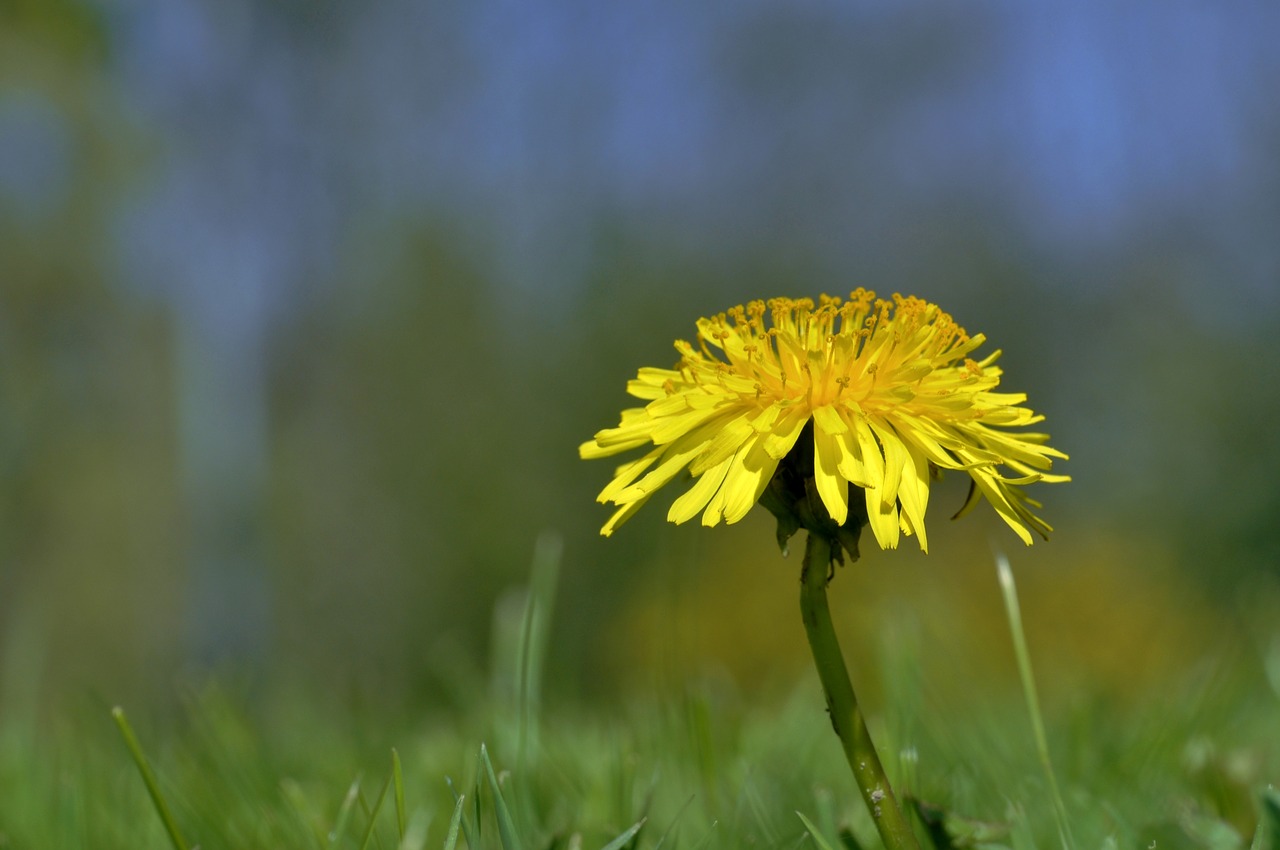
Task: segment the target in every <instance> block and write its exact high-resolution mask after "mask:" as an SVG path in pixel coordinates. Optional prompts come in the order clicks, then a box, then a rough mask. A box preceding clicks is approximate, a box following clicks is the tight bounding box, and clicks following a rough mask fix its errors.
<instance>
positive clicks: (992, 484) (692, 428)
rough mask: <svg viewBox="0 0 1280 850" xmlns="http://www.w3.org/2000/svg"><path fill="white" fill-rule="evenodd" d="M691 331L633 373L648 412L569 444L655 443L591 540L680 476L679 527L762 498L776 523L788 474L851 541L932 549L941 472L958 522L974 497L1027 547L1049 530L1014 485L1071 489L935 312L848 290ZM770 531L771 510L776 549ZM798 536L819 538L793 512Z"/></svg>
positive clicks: (778, 303) (619, 482)
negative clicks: (935, 489) (954, 497)
mask: <svg viewBox="0 0 1280 850" xmlns="http://www.w3.org/2000/svg"><path fill="white" fill-rule="evenodd" d="M766 317H767V319H766ZM697 327H698V336H697V344H696V345H694V344H690V343H688V342H685V341H683V340H681V341H678V342H676V344H675V347H676V351H677V352H679V354H680V362H679V363H677V364H676V366H675V368H673V369H658V368H643V369H641V370H640V371H639V373H638V374H637V376H636V378H635V379H634V380H632V381H630V382H629V383H628V384H627V392H628V393H630V394H631V395H632V396H635V397H636V398H639V399H642V400H644V401H646V402H647V404H646V405H645V406H644V407H637V408H631V409H628V410H624V411H623V412H622V421H621V423H620V424H619V425H618V427H616V428H608V429H605V430H603V431H600V432H599V433H597V434H596V435H595V439H593V440H591V441H589V442H586V443H583V444H582V445H581V446H580V448H579V453H580V454H581V456H582V457H583V458H598V457H607V456H609V455H613V454H617V453H619V452H624V451H627V450H629V449H635V448H639V447H641V446H652V447H653V448H651V449H650V450H649V452H648V453H647V454H645V455H644V456H643V457H640V458H638V459H636V460H632V461H629V462H627V463H624V464H623V465H622V466H620V467H618V469H617V470H616V472H615V474H614V478H613V480H612V481H611V482H610V483H609V484H608V486H606V487H605V488H604V490H603V491H601V493H600V495H599V497H598V499H599V501H600V502H604V503H611V504H613V505H616V506H618V510H617V511H616V512H615V513H614V514H613V516H612V517H610V519H609V521H608V522H607V523H605V525H604V528H602V529H601V533H602V534H604V535H609V534H611V533H612V532H613V530H614V529H615V528H617V527H618V526H619V525H621V524H622V523H623V522H625V521H626V520H627V519H628V518H629V517H630V516H631V515H632V514H634V513H635V512H636V511H637V510H638V509H639V508H640V506H641V505H643V504H644V503H645V502H646V501H648V499H649V497H650V496H652V495H653V494H654V493H655V492H656V491H657V490H658V489H659V488H661V487H662V486H663V485H664V484H666V483H668V482H669V481H671V480H672V478H674V477H675V476H676V475H677V474H679V473H680V472H681V471H683V470H687V471H688V472H689V473H690V474H691V475H692V476H693V477H694V483H693V486H692V487H690V488H689V489H688V490H687V491H686V492H685V493H684V494H683V495H681V496H680V497H678V498H677V499H676V500H675V502H674V504H672V506H671V509H670V510H669V511H668V513H667V518H668V519H669V520H670V521H672V522H675V523H683V522H686V521H688V520H690V519H692V518H693V517H694V516H696V515H697V514H698V513H701V514H702V524H703V525H707V526H714V525H716V524H718V523H719V522H720V521H721V520H723V521H724V522H726V523H732V522H737V521H738V520H740V519H742V518H743V517H744V516H746V514H747V512H748V511H750V510H751V507H752V506H753V505H755V504H756V502H758V501H760V499H761V496H762V495H764V494H765V491H766V488H769V489H770V491H771V498H770V499H767V500H766V506H767V507H769V509H770V510H771V511H773V512H774V513H775V515H778V513H779V511H778V509H777V507H778V500H777V498H776V496H777V490H778V484H779V482H781V481H782V480H783V478H784V477H785V478H786V479H788V480H791V481H793V482H797V483H795V484H794V486H793V485H788V486H790V487H791V488H792V490H795V489H796V488H799V489H800V490H801V491H807V493H808V495H809V502H811V503H812V504H813V505H815V506H817V505H820V506H821V508H822V509H823V512H825V514H826V516H824V517H820V520H821V521H823V522H826V523H828V524H832V526H833V527H834V528H849V527H851V529H852V531H853V535H854V537H853V539H854V541H855V542H856V535H857V532H858V530H859V529H860V528H861V526H862V524H863V523H865V524H868V525H870V526H871V530H872V533H873V534H874V535H875V538H876V542H877V543H879V544H880V546H881V548H896V547H897V545H898V540H899V536H900V534H907V535H911V534H915V535H916V536H917V537H918V538H919V541H920V548H921V549H923V550H925V551H928V538H927V536H926V534H925V524H924V518H925V510H926V508H927V506H928V502H929V484H930V481H931V480H932V479H933V478H934V477H936V474H937V472H938V470H941V469H955V470H961V471H963V472H965V473H966V474H967V475H969V476H970V478H971V481H972V484H971V487H970V493H969V499H968V500H967V501H966V503H965V505H964V506H963V507H962V508H961V509H960V511H959V512H958V513H957V514H956V516H957V517H958V516H961V515H963V514H964V513H966V512H967V511H968V510H969V509H970V508H971V507H973V505H974V504H976V503H977V502H978V501H979V500H980V499H981V498H983V497H985V498H986V499H987V500H988V501H989V502H991V504H992V505H993V506H994V507H995V509H996V510H997V511H998V512H999V514H1000V516H1001V517H1003V518H1004V520H1005V522H1007V523H1008V524H1009V526H1010V527H1011V528H1012V529H1013V530H1014V531H1015V532H1017V534H1018V536H1019V537H1021V538H1022V539H1023V540H1024V541H1025V542H1026V543H1027V544H1028V545H1030V543H1031V542H1032V538H1031V534H1030V532H1029V530H1028V529H1032V530H1035V531H1036V532H1038V533H1040V534H1041V535H1042V536H1043V535H1047V533H1048V532H1049V531H1051V530H1052V529H1051V527H1050V526H1049V525H1048V523H1046V522H1045V521H1044V520H1042V519H1040V518H1039V517H1037V516H1035V515H1034V514H1033V513H1031V508H1039V507H1040V505H1039V503H1038V502H1036V501H1034V500H1033V499H1031V498H1030V497H1028V496H1027V495H1026V494H1025V493H1024V492H1023V491H1022V487H1024V486H1025V485H1027V484H1031V483H1033V482H1036V481H1046V482H1062V481H1067V480H1069V478H1068V476H1065V475H1054V474H1050V473H1049V472H1048V470H1049V469H1050V468H1051V467H1052V463H1053V461H1052V459H1053V458H1063V459H1066V457H1067V456H1066V455H1065V454H1063V453H1062V452H1060V451H1057V450H1056V449H1053V448H1050V447H1049V446H1048V445H1046V443H1047V441H1048V435H1047V434H1041V433H1035V432H1027V431H1012V430H1007V429H1013V428H1021V427H1023V426H1027V425H1031V424H1033V423H1036V422H1039V421H1041V420H1042V419H1043V417H1042V416H1039V415H1037V414H1035V413H1033V412H1032V411H1031V410H1030V409H1028V408H1026V407H1022V406H1021V405H1022V403H1023V402H1024V401H1025V400H1026V396H1025V395H1024V394H1021V393H1001V392H996V391H995V389H996V387H997V386H998V385H999V383H1000V374H1001V370H1000V369H999V367H997V366H995V365H994V364H995V361H996V359H997V358H998V357H999V356H1000V352H999V351H994V352H992V353H991V354H989V355H987V356H986V357H984V358H983V359H982V360H976V361H975V360H972V359H970V358H969V354H970V353H972V352H973V351H975V350H976V349H977V348H978V347H979V346H981V345H982V343H983V342H985V337H983V336H982V335H981V334H977V335H974V336H969V335H968V334H966V333H965V331H964V329H963V328H961V327H960V326H959V325H957V324H956V323H955V321H954V320H953V319H952V318H951V316H949V315H948V314H946V313H944V312H943V311H942V310H941V309H940V308H939V307H938V306H937V305H936V304H932V303H929V302H927V301H923V300H921V299H919V298H914V297H903V296H901V295H894V296H893V299H892V300H883V299H877V298H876V297H875V293H874V292H870V291H867V290H863V289H858V290H856V291H855V292H853V293H851V294H850V296H849V299H848V300H842V299H840V298H833V297H828V296H823V297H822V298H821V299H820V301H819V303H817V304H815V303H814V302H813V301H812V300H810V299H807V298H802V299H790V298H775V299H772V300H770V301H769V302H768V303H767V304H766V303H765V302H763V301H752V302H751V303H749V304H747V305H746V306H745V307H734V308H733V309H731V310H729V311H728V312H727V313H722V314H720V315H717V316H713V317H711V318H704V319H699V320H698V323H697ZM798 442H803V443H805V444H804V445H803V446H800V447H797V443H798ZM784 460H785V461H786V462H785V463H784ZM797 462H799V463H800V464H801V465H802V466H804V468H803V469H797V468H796V463H797ZM780 464H782V469H781V470H780V469H779V465H780ZM775 475H777V476H778V478H779V482H775V485H774V487H772V488H770V487H769V485H770V482H771V481H772V480H774V478H775ZM850 485H853V486H854V487H857V488H858V489H860V490H861V495H860V497H859V496H856V495H854V496H851V493H850ZM851 499H852V500H853V501H852V503H851ZM783 511H784V513H785V511H786V508H785V506H784V507H783ZM807 513H810V514H811V513H812V512H807ZM782 525H783V518H782V516H779V526H780V527H779V538H780V541H781V540H783V539H785V538H784V537H783V528H782ZM799 526H806V527H809V528H810V530H811V531H813V530H815V529H814V528H813V527H812V526H810V525H809V524H808V523H807V522H806V521H805V520H804V519H803V518H801V519H800V520H798V521H797V522H796V527H799ZM794 530H795V529H794V528H792V529H791V531H794ZM786 536H790V535H789V534H787V535H786ZM850 554H852V555H854V556H855V557H856V555H857V552H856V548H851V549H850Z"/></svg>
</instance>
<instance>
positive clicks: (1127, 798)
mask: <svg viewBox="0 0 1280 850" xmlns="http://www.w3.org/2000/svg"><path fill="white" fill-rule="evenodd" d="M552 584H553V582H552V581H550V580H547V578H546V577H545V576H544V577H543V578H542V579H541V580H535V582H534V586H535V588H536V592H535V593H533V594H531V598H533V599H534V600H535V602H534V603H533V604H531V605H529V606H527V607H526V609H525V612H524V616H523V619H522V620H521V621H520V622H518V623H514V624H512V626H513V628H511V629H509V631H510V632H512V633H513V634H516V635H518V637H517V638H516V639H515V640H514V642H513V644H512V646H510V647H508V648H507V650H508V652H509V653H510V655H511V656H513V657H514V659H515V660H514V662H513V663H510V664H498V665H495V666H497V667H499V668H500V669H499V670H497V671H476V682H478V683H490V684H489V685H488V686H485V687H480V686H477V687H476V688H475V691H474V695H473V696H472V697H470V698H469V699H470V700H471V701H472V702H473V703H474V704H472V705H463V706H460V707H459V706H455V707H454V708H451V709H449V710H447V711H443V710H438V709H437V710H426V709H424V710H423V712H422V713H421V714H420V715H415V714H414V713H413V712H406V711H404V710H403V707H401V706H387V707H385V709H386V710H385V711H380V710H379V708H378V707H377V706H376V705H374V706H372V707H371V706H369V705H365V706H364V707H363V708H361V709H359V710H356V709H350V710H339V709H337V708H335V707H334V706H335V705H337V704H338V703H337V702H336V701H332V700H328V701H325V700H315V699H307V698H305V697H300V696H297V695H293V696H286V695H283V694H275V693H272V692H271V688H270V687H266V686H263V685H261V684H257V685H254V686H252V687H249V686H239V685H235V684H229V683H228V680H227V679H223V680H222V681H221V683H217V682H212V683H210V682H206V683H204V684H202V685H200V686H198V687H189V688H187V689H186V690H185V691H184V692H183V707H182V708H181V709H179V710H177V711H158V710H157V711H154V712H151V711H148V710H147V709H146V707H142V706H139V707H135V706H125V707H124V708H125V716H126V717H127V720H126V721H125V722H124V724H123V725H124V726H126V727H127V728H129V729H131V731H132V733H133V734H135V735H136V739H137V741H138V744H139V747H140V750H139V751H140V752H141V753H143V754H145V760H146V762H147V763H149V765H150V769H152V770H153V771H154V776H155V782H156V784H155V790H156V792H157V796H156V799H153V798H152V796H150V795H149V787H148V784H147V782H146V781H144V778H143V776H142V774H141V773H140V771H139V763H138V762H137V761H136V760H135V758H134V755H133V754H132V753H131V750H130V748H129V747H128V746H127V744H126V737H127V736H126V735H122V729H121V728H120V726H118V725H117V723H116V722H113V717H112V712H111V706H110V705H109V704H107V703H95V702H93V701H92V700H86V702H85V703H84V704H82V705H81V706H80V707H79V708H75V709H67V708H65V707H64V708H62V709H59V710H58V712H57V713H56V714H54V715H53V716H41V715H39V713H38V712H37V711H35V710H34V709H32V708H30V707H28V708H25V709H24V708H23V707H22V705H20V704H6V705H4V706H3V714H0V789H3V793H2V794H0V847H3V848H7V847H22V848H26V847H32V848H43V847H94V848H130V849H131V850H136V848H164V847H197V846H198V847H200V848H203V849H204V850H210V848H223V847H226V848H258V847H262V848H280V847H287V848H294V847H296V848H329V847H344V848H359V847H374V848H397V847H404V848H417V847H431V848H439V847H445V848H448V847H459V848H464V847H469V848H502V850H512V848H525V850H544V848H557V847H563V848H571V847H582V848H587V849H588V850H598V848H606V847H607V848H609V850H618V849H619V848H624V847H627V848H650V849H652V848H658V847H663V848H673V849H674V848H688V849H689V850H692V848H792V847H805V846H809V847H817V848H826V847H830V848H850V847H866V848H875V847H878V846H879V842H878V839H877V838H876V834H875V831H874V829H873V828H872V826H871V822H870V818H869V817H868V815H867V813H866V812H865V810H864V808H863V804H862V801H861V799H860V798H859V796H858V793H857V790H856V789H855V787H854V785H853V782H852V779H851V778H850V776H849V774H848V768H847V766H846V765H845V763H844V761H843V758H842V756H841V754H840V751H839V749H838V746H837V743H836V740H835V738H834V736H833V735H832V734H831V729H830V726H829V724H828V723H827V720H826V717H825V715H824V713H823V708H822V703H821V695H820V692H819V689H818V685H817V682H816V677H809V678H805V679H803V680H802V681H799V682H798V683H797V684H796V685H795V687H794V688H793V689H791V690H790V691H789V692H788V693H783V694H781V695H775V696H770V697H767V698H760V697H756V696H752V695H743V694H742V693H740V692H738V691H736V690H735V689H734V688H733V687H732V686H730V685H727V684H725V683H724V682H721V681H717V680H716V679H714V678H690V679H689V680H687V681H684V682H683V683H681V684H680V685H678V686H672V687H670V688H668V689H666V690H665V691H662V690H659V691H656V692H650V693H649V694H647V695H645V696H641V697H633V698H629V699H625V700H617V701H615V702H610V703H600V702H595V703H590V704H586V703H582V702H579V701H576V700H575V699H573V698H572V697H569V696H566V695H563V694H560V693H556V692H554V691H552V692H544V690H543V682H542V677H541V672H540V671H541V669H542V653H543V652H544V651H545V650H544V647H545V646H546V640H545V634H546V630H547V623H546V622H545V618H544V617H542V616H540V612H541V611H545V610H549V607H550V604H549V603H550V592H551V591H550V587H551V585H552ZM1273 652H1274V650H1273ZM1271 660H1272V662H1273V663H1275V659H1271ZM890 663H891V664H893V665H895V666H894V667H893V668H892V669H888V670H885V671H883V680H884V690H885V693H886V694H887V703H888V704H889V705H898V706H900V709H899V710H896V711H892V712H888V713H887V716H883V715H882V716H872V717H871V725H872V733H873V735H874V736H875V737H876V739H877V741H878V742H879V746H880V751H881V754H882V756H883V758H884V760H885V762H886V766H887V768H888V770H889V772H890V774H891V775H892V776H893V777H894V779H895V782H896V784H897V787H898V791H899V794H900V796H903V797H909V798H910V799H911V800H918V801H920V804H919V806H918V808H917V811H918V812H920V813H921V816H922V819H921V822H920V825H921V830H920V834H921V836H922V837H923V838H924V839H925V842H926V843H925V846H926V848H928V847H929V846H930V844H932V846H933V847H936V848H944V847H947V846H955V847H968V846H991V847H996V846H999V847H1009V848H1015V850H1029V848H1043V850H1057V848H1060V847H1062V846H1063V845H1064V844H1067V845H1069V846H1070V847H1072V848H1090V850H1092V848H1127V849H1130V850H1176V848H1201V847H1203V848H1212V850H1231V848H1243V847H1249V846H1250V845H1251V844H1252V846H1253V847H1254V848H1257V850H1263V848H1280V795H1277V794H1276V792H1275V791H1274V790H1271V791H1268V790H1267V789H1268V783H1269V782H1275V781H1276V778H1277V776H1278V775H1280V699H1278V698H1277V694H1276V693H1275V692H1274V691H1273V690H1272V686H1271V685H1269V684H1268V679H1267V676H1266V675H1265V673H1264V668H1265V664H1266V659H1260V658H1251V657H1247V656H1244V657H1237V658H1235V659H1234V660H1232V661H1230V662H1226V661H1216V662H1209V663H1205V664H1202V665H1199V666H1198V667H1197V668H1196V669H1195V670H1192V671H1189V672H1188V673H1187V675H1186V676H1185V678H1184V680H1183V681H1181V682H1180V683H1177V684H1176V686H1170V687H1169V688H1168V689H1166V690H1163V691H1162V692H1159V693H1151V694H1150V695H1149V698H1148V699H1144V700H1140V701H1136V702H1135V701H1132V700H1129V701H1123V702H1121V701H1115V700H1110V699H1108V698H1107V697H1106V696H1105V695H1101V694H1098V695H1088V694H1082V695H1081V697H1080V699H1078V700H1076V701H1074V702H1071V703H1068V704H1066V705H1064V706H1062V707H1059V708H1055V709H1054V710H1052V711H1048V710H1047V711H1046V716H1045V717H1044V723H1045V728H1046V730H1047V740H1048V746H1049V751H1050V752H1051V754H1052V758H1053V762H1054V771H1055V774H1056V777H1057V785H1058V787H1059V788H1060V789H1061V801H1062V809H1063V810H1064V811H1065V815H1066V825H1065V828H1063V827H1062V826H1060V821H1059V817H1058V815H1057V814H1056V802H1055V799H1054V795H1053V793H1052V788H1051V786H1050V784H1049V782H1048V780H1047V778H1046V774H1045V772H1044V770H1043V768H1042V765H1041V763H1040V761H1039V758H1038V755H1037V747H1036V742H1035V738H1034V736H1033V734H1032V724H1031V715H1030V713H1029V711H1028V706H1027V704H1026V703H1025V702H1024V701H1023V699H1022V696H1021V694H1020V693H1019V692H1018V691H1017V690H1016V689H1010V690H1009V691H1008V692H1004V691H1002V692H1000V693H995V694H992V695H991V697H990V699H978V700H973V701H970V702H968V703H966V704H965V705H962V706H951V705H945V704H937V703H936V702H935V703H931V702H930V701H929V700H927V699H926V700H919V699H916V700H912V699H908V698H904V696H903V695H904V694H909V693H910V691H911V689H912V688H913V687H914V685H913V684H912V683H913V682H914V681H915V670H914V668H915V664H914V662H913V659H911V658H910V657H909V656H901V655H900V656H898V657H896V658H893V659H892V660H891V661H890ZM504 670H505V671H506V672H503V671H504ZM406 717H408V718H409V719H407V720H406V719H405V718H406ZM458 801H460V802H458ZM166 818H168V819H170V821H171V823H172V824H173V827H174V830H175V831H176V833H177V834H176V835H174V834H171V833H170V832H169V831H168V830H167V828H166ZM1259 823H1262V824H1264V826H1263V827H1262V828H1261V829H1259V826H1258V825H1259ZM1255 836H1256V837H1255Z"/></svg>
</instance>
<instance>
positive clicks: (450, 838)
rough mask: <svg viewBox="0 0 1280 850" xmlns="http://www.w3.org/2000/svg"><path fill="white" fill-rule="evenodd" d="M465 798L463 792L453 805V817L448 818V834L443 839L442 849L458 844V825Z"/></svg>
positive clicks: (451, 849)
mask: <svg viewBox="0 0 1280 850" xmlns="http://www.w3.org/2000/svg"><path fill="white" fill-rule="evenodd" d="M466 800H467V797H466V795H465V794H464V795H463V796H461V797H459V798H458V802H457V803H455V804H454V806H453V817H452V818H450V819H449V834H448V835H446V836H445V839H444V850H454V848H455V847H457V846H458V827H459V826H460V825H461V824H462V806H463V804H464V803H465V802H466ZM468 843H470V842H468Z"/></svg>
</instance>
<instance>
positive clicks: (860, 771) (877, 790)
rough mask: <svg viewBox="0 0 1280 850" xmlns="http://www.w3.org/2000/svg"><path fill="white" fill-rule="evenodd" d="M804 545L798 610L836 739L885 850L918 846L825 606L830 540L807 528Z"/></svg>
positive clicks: (912, 849) (829, 610) (912, 848)
mask: <svg viewBox="0 0 1280 850" xmlns="http://www.w3.org/2000/svg"><path fill="white" fill-rule="evenodd" d="M808 538H809V540H808V542H807V543H806V544H805V552H804V569H803V572H802V573H801V580H800V614H801V617H803V619H804V630H805V633H806V634H807V635H808V636H809V648H810V649H811V650H813V663H814V665H816V666H817V668H818V678H819V679H820V680H821V681H822V690H823V691H824V692H825V693H826V696H827V711H828V713H829V714H830V715H831V726H832V728H833V729H835V733H836V735H837V736H838V737H839V738H840V744H841V746H842V747H843V748H844V755H845V758H846V759H848V761H849V767H850V768H851V769H852V770H853V778H854V780H855V781H856V782H857V783H858V790H860V791H861V792H862V799H863V800H865V801H866V804H867V808H868V809H869V810H870V811H871V819H872V820H873V821H875V825H876V829H878V830H879V831H880V840H881V841H883V842H884V846H885V847H886V848H888V850H918V847H919V845H918V844H917V843H916V837H915V834H914V833H913V832H912V831H911V826H910V825H909V824H908V823H907V819H906V818H905V817H903V814H902V809H901V808H899V806H898V801H897V799H896V798H895V797H894V795H893V788H892V787H890V785H889V777H887V776H886V775H885V772H884V767H882V766H881V764H880V757H879V756H878V755H876V750H875V746H874V745H873V744H872V743H871V735H870V733H868V732H867V724H866V723H865V722H864V721H863V719H862V711H861V710H860V709H859V708H858V698H857V697H856V696H854V693H853V685H852V684H851V683H850V682H849V672H848V670H847V669H846V668H845V664H844V654H843V653H842V652H841V651H840V643H839V641H837V640H836V630H835V626H834V625H833V624H832V622H831V609H830V608H829V607H828V606H827V571H828V570H829V569H830V567H831V542H830V541H829V540H827V539H826V538H825V537H824V536H823V535H821V534H814V533H813V532H809V534H808Z"/></svg>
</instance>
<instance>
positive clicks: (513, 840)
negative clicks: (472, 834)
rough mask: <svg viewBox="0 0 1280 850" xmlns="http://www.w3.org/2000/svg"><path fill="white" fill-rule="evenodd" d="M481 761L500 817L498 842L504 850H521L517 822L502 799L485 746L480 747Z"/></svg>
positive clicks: (495, 808)
mask: <svg viewBox="0 0 1280 850" xmlns="http://www.w3.org/2000/svg"><path fill="white" fill-rule="evenodd" d="M480 760H481V761H482V762H484V771H485V774H486V775H487V776H488V777H489V787H490V788H492V789H493V808H494V811H495V814H496V815H497V817H498V840H499V841H501V842H502V848H503V850H521V844H520V839H519V837H518V836H517V834H516V824H515V821H514V820H512V819H511V810H510V809H509V808H507V801H506V800H505V799H503V797H502V789H501V788H500V787H498V777H497V776H496V775H495V774H494V772H493V762H491V761H489V751H488V749H487V748H486V747H485V745H484V744H481V745H480Z"/></svg>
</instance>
